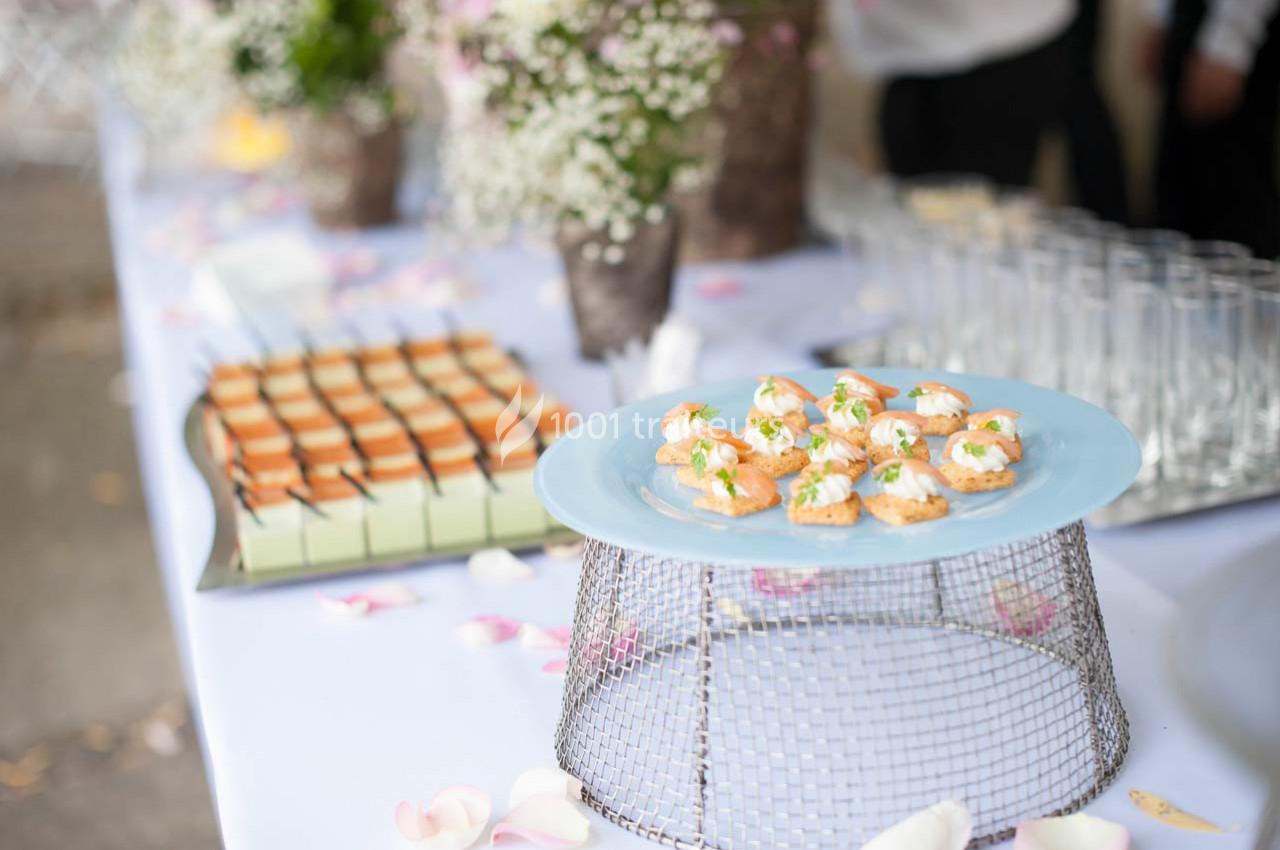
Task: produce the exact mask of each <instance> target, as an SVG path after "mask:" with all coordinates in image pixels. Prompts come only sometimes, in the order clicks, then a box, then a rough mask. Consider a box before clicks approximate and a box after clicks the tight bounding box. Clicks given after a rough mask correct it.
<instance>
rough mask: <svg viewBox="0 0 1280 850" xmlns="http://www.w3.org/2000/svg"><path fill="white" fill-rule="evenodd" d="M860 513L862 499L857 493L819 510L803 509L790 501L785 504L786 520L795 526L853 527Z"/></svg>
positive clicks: (793, 501)
mask: <svg viewBox="0 0 1280 850" xmlns="http://www.w3.org/2000/svg"><path fill="white" fill-rule="evenodd" d="M861 513H862V499H861V498H859V497H858V494H857V493H854V494H853V495H851V496H850V497H849V498H848V499H847V500H846V501H843V502H841V503H840V504H838V505H826V506H825V507H821V508H813V507H803V506H801V505H797V504H796V502H795V500H794V499H792V500H791V501H790V502H788V503H787V519H789V520H791V521H792V522H793V523H795V524H796V525H853V524H854V523H855V522H857V521H858V516H859V515H860V514H861Z"/></svg>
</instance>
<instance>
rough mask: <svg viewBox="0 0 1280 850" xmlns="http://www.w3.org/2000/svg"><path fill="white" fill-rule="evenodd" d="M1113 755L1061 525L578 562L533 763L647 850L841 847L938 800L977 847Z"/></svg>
mask: <svg viewBox="0 0 1280 850" xmlns="http://www.w3.org/2000/svg"><path fill="white" fill-rule="evenodd" d="M1128 741H1129V728H1128V722H1127V720H1126V719H1125V715H1124V710H1123V709H1122V708H1121V706H1120V700H1119V697H1118V696H1117V694H1116V688H1115V679H1114V676H1113V674H1112V670H1111V657H1110V654H1109V651H1108V649H1107V640H1106V635H1105V633H1104V631H1103V626H1102V618H1101V614H1100V612H1099V610H1098V601H1097V595H1096V592H1095V590H1094V585H1093V576H1092V573H1091V570H1090V565H1089V555H1088V549H1087V547H1086V543H1085V535H1084V528H1083V526H1082V525H1081V524H1079V523H1075V524H1073V525H1070V526H1067V527H1065V528H1062V529H1059V530H1058V531H1056V532H1053V533H1050V534H1045V535H1041V536H1038V537H1034V538H1030V539H1027V540H1024V541H1021V542H1018V543H1014V544H1011V545H1006V546H1000V547H997V548H993V549H988V550H984V551H981V552H974V553H970V554H967V555H963V556H960V557H955V558H946V559H942V560H937V561H928V562H921V563H904V564H897V565H886V566H877V567H864V568H855V569H826V570H814V569H791V570H773V569H770V570H764V569H750V568H740V567H728V566H716V565H712V564H698V563H688V562H684V561H680V560H677V559H670V558H662V557H657V556H653V555H648V554H645V553H643V552H638V551H634V550H629V549H622V548H619V547H616V546H612V545H610V544H608V543H603V542H601V541H599V540H589V541H588V542H587V546H586V549H585V551H584V554H583V568H582V576H581V580H580V585H579V590H578V600H577V608H576V612H575V619H574V629H573V644H572V646H571V648H570V656H569V669H568V675H567V678H566V683H565V691H564V705H563V710H562V715H561V719H560V725H559V729H558V730H557V734H556V752H557V756H558V758H559V760H560V764H561V766H562V767H563V768H564V769H565V770H567V771H569V772H570V773H572V774H573V775H575V776H577V777H579V778H581V779H582V781H583V784H584V789H585V790H584V794H585V797H586V799H587V802H588V803H589V804H590V805H591V806H592V807H593V808H595V809H596V810H597V811H599V812H600V813H601V814H602V815H604V816H605V817H606V818H608V819H609V820H611V821H613V822H614V823H616V824H619V825H621V826H623V827H625V828H627V829H629V830H631V831H632V832H635V833H638V834H639V835H642V836H645V837H647V838H650V839H653V840H656V841H659V842H662V843H664V844H668V845H671V846H674V847H680V848H686V847H687V848H717V850H744V848H804V850H809V848H840V850H848V848H849V847H857V846H859V845H860V844H861V843H862V842H864V841H866V840H868V839H870V838H871V837H872V836H873V835H875V834H876V833H878V832H879V831H880V830H882V829H884V828H885V827H886V826H888V825H890V824H892V823H894V822H896V821H898V820H900V819H901V818H903V817H906V816H907V815H909V814H911V813H913V812H915V811H917V810H919V809H922V808H924V807H925V806H928V805H931V804H933V803H935V802H937V801H939V800H941V799H945V798H956V799H960V800H963V801H964V802H965V803H966V804H967V805H968V807H969V809H970V811H971V812H972V814H973V818H974V835H975V839H974V841H973V844H972V846H975V847H976V846H981V845H983V844H988V843H991V842H995V841H1000V840H1003V839H1005V838H1008V837H1009V836H1010V835H1012V833H1013V827H1014V825H1015V824H1016V823H1018V822H1019V821H1021V820H1023V819H1025V818H1028V817H1037V816H1045V815H1050V814H1061V813H1066V812H1070V811H1073V810H1075V809H1077V808H1079V807H1080V806H1082V805H1083V804H1084V803H1086V802H1087V801H1089V800H1090V799H1092V798H1093V797H1094V796H1095V795H1096V794H1098V792H1099V791H1101V790H1102V788H1103V787H1104V786H1106V785H1107V783H1109V782H1110V781H1111V780H1112V779H1113V778H1114V777H1115V774H1116V772H1117V770H1118V769H1119V767H1120V764H1121V762H1122V761H1123V759H1124V755H1125V750H1126V748H1127V746H1128Z"/></svg>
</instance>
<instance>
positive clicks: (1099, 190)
mask: <svg viewBox="0 0 1280 850" xmlns="http://www.w3.org/2000/svg"><path fill="white" fill-rule="evenodd" d="M1077 7H1078V8H1077V11H1076V17H1075V20H1073V21H1072V22H1071V26H1070V28H1069V29H1068V30H1067V43H1068V45H1069V53H1070V63H1071V73H1070V75H1069V78H1068V80H1067V92H1066V98H1065V101H1064V102H1063V110H1062V129H1063V130H1064V131H1065V133H1066V137H1067V158H1068V162H1069V164H1070V169H1071V187H1072V190H1073V194H1074V195H1075V203H1076V205H1077V206H1081V207H1084V208H1085V209H1087V210H1090V211H1091V212H1093V213H1094V214H1095V215H1097V216H1098V217H1099V218H1102V219H1106V220H1107V221H1114V222H1118V223H1121V224H1124V223H1126V222H1128V220H1129V197H1128V191H1127V187H1126V186H1125V177H1124V155H1123V154H1122V153H1121V148H1120V134H1119V133H1118V132H1117V131H1116V125H1115V122H1114V121H1113V120H1112V119H1111V110H1110V109H1108V108H1107V102H1106V101H1105V100H1104V99H1103V97H1102V91H1101V87H1100V86H1099V85H1098V73H1097V64H1098V29H1099V23H1100V21H1099V16H1100V14H1101V13H1102V11H1103V9H1104V8H1105V6H1104V5H1103V4H1102V3H1101V2H1100V0H1079V2H1078V3H1077Z"/></svg>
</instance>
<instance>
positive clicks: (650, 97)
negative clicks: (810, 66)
mask: <svg viewBox="0 0 1280 850" xmlns="http://www.w3.org/2000/svg"><path fill="white" fill-rule="evenodd" d="M714 14H715V6H714V4H713V3H711V2H709V0H435V3H434V8H433V10H432V15H431V16H430V17H431V21H432V29H433V41H434V43H435V46H436V55H435V62H436V65H437V71H438V73H439V77H440V79H441V82H442V85H443V88H444V90H445V94H446V97H447V99H448V101H449V104H450V117H449V121H448V124H447V126H446V130H445V136H444V149H443V167H444V181H445V186H446V189H447V191H448V193H449V195H450V201H451V208H450V216H451V223H452V225H453V226H454V227H455V228H456V229H458V230H459V231H461V232H465V233H467V234H469V235H471V236H480V237H489V238H494V237H501V236H503V235H505V234H506V233H507V232H508V230H509V228H510V227H511V226H513V225H521V226H530V227H534V228H538V229H540V230H551V229H554V228H557V227H560V226H562V225H564V224H565V223H568V222H571V223H574V224H575V225H579V226H585V227H586V228H588V229H589V230H592V231H599V232H601V233H603V234H604V236H605V238H606V240H607V241H609V242H610V243H612V245H611V246H610V247H612V248H614V250H613V251H610V250H609V248H608V247H606V248H604V249H602V250H603V251H604V252H605V254H606V259H607V258H608V256H616V257H617V261H618V262H621V260H622V256H623V254H622V251H621V249H620V248H618V247H617V246H619V245H621V244H622V243H625V242H627V241H628V240H629V239H631V238H632V236H633V235H634V234H635V232H636V230H637V228H638V227H642V226H643V224H644V223H645V222H649V223H656V222H659V221H661V220H662V219H663V218H664V217H665V216H666V215H667V210H666V206H665V201H666V198H667V194H668V192H669V191H670V190H672V189H675V188H685V187H689V186H692V185H696V184H697V183H698V182H700V181H701V180H702V179H704V177H705V175H706V173H707V167H706V166H707V163H705V162H704V161H703V159H702V158H701V157H700V155H699V154H698V153H697V152H696V151H697V145H696V144H694V143H693V142H694V141H695V137H696V135H697V134H698V133H699V132H700V119H702V118H703V117H704V116H705V115H706V113H707V111H708V107H709V106H710V104H711V101H712V92H713V88H714V86H715V84H716V82H717V81H718V80H719V78H720V75H721V73H722V63H723V55H722V49H721V43H720V41H719V40H718V39H717V37H716V33H715V31H714V26H713V25H714V19H713V16H714Z"/></svg>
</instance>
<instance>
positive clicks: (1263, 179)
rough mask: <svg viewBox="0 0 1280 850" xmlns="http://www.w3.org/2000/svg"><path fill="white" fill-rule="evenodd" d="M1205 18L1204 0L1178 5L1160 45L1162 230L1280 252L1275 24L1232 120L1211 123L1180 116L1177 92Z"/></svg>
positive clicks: (1279, 70) (1279, 55)
mask: <svg viewBox="0 0 1280 850" xmlns="http://www.w3.org/2000/svg"><path fill="white" fill-rule="evenodd" d="M1204 18H1205V2H1204V0H1177V2H1176V3H1175V4H1174V9H1173V18H1172V20H1171V21H1170V25H1169V32H1168V34H1167V36H1166V40H1165V57H1164V59H1165V66H1164V75H1163V77H1164V78H1163V89H1164V106H1163V109H1162V113H1161V120H1160V151H1159V156H1158V160H1157V164H1156V216H1157V220H1158V223H1159V224H1160V225H1161V226H1162V227H1171V228H1174V229H1176V230H1182V231H1185V232H1187V233H1188V234H1190V235H1191V236H1193V237H1194V238H1197V239H1229V240H1231V241H1234V242H1241V243H1243V244H1245V245H1248V246H1249V247H1250V248H1251V249H1252V250H1253V252H1254V253H1255V254H1257V255H1258V256H1260V257H1275V256H1276V255H1277V253H1280V194H1278V193H1277V188H1276V172H1275V159H1276V117H1277V115H1276V113H1277V99H1278V98H1280V38H1277V22H1276V20H1274V19H1273V20H1272V21H1271V22H1270V23H1269V25H1268V28H1267V36H1266V39H1265V41H1264V42H1263V44H1262V46H1261V48H1260V49H1259V51H1258V54H1257V57H1256V59H1255V60H1254V64H1253V69H1252V70H1251V71H1250V73H1249V77H1248V81H1247V83H1246V84H1245V92H1244V100H1243V102H1242V103H1241V105H1240V107H1239V108H1238V109H1237V110H1236V112H1235V114H1233V115H1230V116H1228V117H1227V118H1224V119H1222V120H1220V121H1215V122H1213V123H1210V124H1195V123H1191V122H1189V121H1187V120H1186V119H1184V118H1183V116H1182V110H1181V106H1180V104H1179V91H1180V90H1181V88H1182V80H1183V76H1184V73H1185V70H1186V64H1187V58H1188V57H1189V56H1190V54H1191V52H1192V50H1193V49H1194V46H1195V39H1196V36H1197V34H1198V33H1199V31H1200V27H1201V26H1202V24H1203V22H1204Z"/></svg>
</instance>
